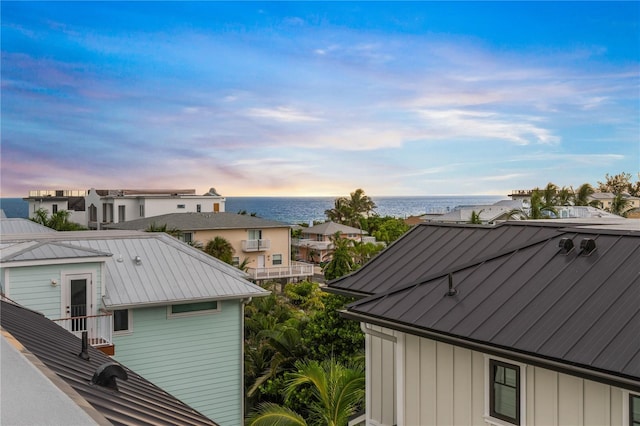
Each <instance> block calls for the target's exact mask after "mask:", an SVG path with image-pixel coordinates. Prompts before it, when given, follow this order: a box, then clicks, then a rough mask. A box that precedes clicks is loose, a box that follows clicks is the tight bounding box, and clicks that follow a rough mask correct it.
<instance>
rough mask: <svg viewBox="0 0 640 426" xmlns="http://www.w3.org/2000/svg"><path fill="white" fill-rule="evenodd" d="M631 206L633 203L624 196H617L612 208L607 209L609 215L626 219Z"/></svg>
mask: <svg viewBox="0 0 640 426" xmlns="http://www.w3.org/2000/svg"><path fill="white" fill-rule="evenodd" d="M630 206H631V201H630V200H629V199H628V198H627V197H625V196H624V195H623V194H616V195H615V197H614V198H613V201H612V202H611V207H609V208H608V209H607V211H608V212H609V213H613V214H617V215H618V216H622V217H626V216H627V213H628V212H629V210H631V209H630V208H629V207H630Z"/></svg>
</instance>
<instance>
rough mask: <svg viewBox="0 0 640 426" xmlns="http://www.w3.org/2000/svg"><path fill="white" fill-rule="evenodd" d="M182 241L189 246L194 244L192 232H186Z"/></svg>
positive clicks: (182, 236)
mask: <svg viewBox="0 0 640 426" xmlns="http://www.w3.org/2000/svg"><path fill="white" fill-rule="evenodd" d="M180 239H181V240H182V241H184V242H185V243H187V244H191V243H192V242H193V233H191V232H184V233H183V234H182V235H181V236H180Z"/></svg>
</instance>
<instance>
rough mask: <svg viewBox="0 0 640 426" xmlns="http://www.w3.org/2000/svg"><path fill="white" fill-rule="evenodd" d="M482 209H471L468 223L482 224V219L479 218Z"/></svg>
mask: <svg viewBox="0 0 640 426" xmlns="http://www.w3.org/2000/svg"><path fill="white" fill-rule="evenodd" d="M483 211H484V209H482V210H480V211H479V212H476V211H475V210H472V211H471V219H470V220H469V223H471V224H473V225H482V219H480V214H481V213H482V212H483Z"/></svg>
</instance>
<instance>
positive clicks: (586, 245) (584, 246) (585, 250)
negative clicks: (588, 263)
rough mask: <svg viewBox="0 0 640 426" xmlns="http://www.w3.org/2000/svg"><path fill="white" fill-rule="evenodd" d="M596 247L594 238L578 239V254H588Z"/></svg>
mask: <svg viewBox="0 0 640 426" xmlns="http://www.w3.org/2000/svg"><path fill="white" fill-rule="evenodd" d="M595 249H596V240H594V239H593V238H584V239H583V240H582V241H580V250H581V252H580V254H583V255H585V256H589V255H590V254H591V253H593V251H594V250H595Z"/></svg>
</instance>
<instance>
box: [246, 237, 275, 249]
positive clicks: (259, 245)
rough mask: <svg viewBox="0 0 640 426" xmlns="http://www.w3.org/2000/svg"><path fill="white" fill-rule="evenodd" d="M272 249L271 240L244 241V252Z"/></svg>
mask: <svg viewBox="0 0 640 426" xmlns="http://www.w3.org/2000/svg"><path fill="white" fill-rule="evenodd" d="M270 248H271V240H242V251H265V250H269V249H270Z"/></svg>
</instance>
